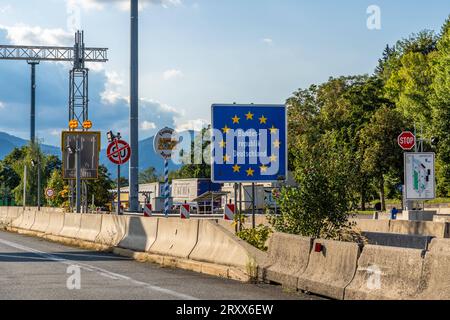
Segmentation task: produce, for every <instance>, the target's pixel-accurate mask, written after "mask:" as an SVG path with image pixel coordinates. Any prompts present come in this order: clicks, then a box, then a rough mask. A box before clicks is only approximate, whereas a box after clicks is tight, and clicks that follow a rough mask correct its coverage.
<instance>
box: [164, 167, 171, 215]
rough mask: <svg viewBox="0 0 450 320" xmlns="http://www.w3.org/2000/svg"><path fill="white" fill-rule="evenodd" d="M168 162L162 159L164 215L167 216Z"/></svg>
mask: <svg viewBox="0 0 450 320" xmlns="http://www.w3.org/2000/svg"><path fill="white" fill-rule="evenodd" d="M169 191H170V190H169V161H168V160H167V159H164V215H165V216H166V217H167V216H168V215H169V198H170V192H169Z"/></svg>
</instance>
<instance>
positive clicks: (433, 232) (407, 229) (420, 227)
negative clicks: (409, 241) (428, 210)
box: [389, 221, 450, 238]
mask: <svg viewBox="0 0 450 320" xmlns="http://www.w3.org/2000/svg"><path fill="white" fill-rule="evenodd" d="M449 225H450V224H449V223H444V222H432V221H391V222H390V227H389V232H391V233H402V234H418V235H424V236H433V237H436V238H448V237H449V236H450V234H449Z"/></svg>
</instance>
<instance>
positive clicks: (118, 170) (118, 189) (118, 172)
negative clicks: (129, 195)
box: [116, 164, 122, 216]
mask: <svg viewBox="0 0 450 320" xmlns="http://www.w3.org/2000/svg"><path fill="white" fill-rule="evenodd" d="M120 195H121V194H120V164H118V165H117V208H116V210H117V215H118V216H120V215H122V213H121V211H120V206H121V201H120Z"/></svg>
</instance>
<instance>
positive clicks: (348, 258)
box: [297, 239, 360, 300]
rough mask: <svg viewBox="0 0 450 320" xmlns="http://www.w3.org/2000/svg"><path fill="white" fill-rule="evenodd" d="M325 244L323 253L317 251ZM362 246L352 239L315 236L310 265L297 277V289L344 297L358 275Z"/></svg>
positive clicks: (331, 296) (336, 297) (340, 298)
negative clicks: (349, 240) (317, 247)
mask: <svg viewBox="0 0 450 320" xmlns="http://www.w3.org/2000/svg"><path fill="white" fill-rule="evenodd" d="M319 244H320V245H322V251H321V252H315V248H316V246H319ZM359 253H360V248H359V246H358V244H356V243H351V242H339V241H332V240H321V239H316V240H315V241H314V243H313V248H312V251H311V254H310V255H309V262H308V266H307V267H306V270H305V272H304V273H303V274H302V275H301V276H300V277H299V279H298V285H297V287H298V289H301V290H305V291H309V292H313V293H315V294H319V295H323V296H326V297H330V298H334V299H339V300H342V299H344V289H345V288H346V287H347V286H348V285H349V284H350V282H351V281H352V280H353V277H354V275H355V271H356V267H357V263H358V257H359Z"/></svg>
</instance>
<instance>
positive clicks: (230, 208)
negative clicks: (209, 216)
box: [223, 203, 236, 221]
mask: <svg viewBox="0 0 450 320" xmlns="http://www.w3.org/2000/svg"><path fill="white" fill-rule="evenodd" d="M235 212H236V207H235V205H234V203H229V204H227V205H225V213H224V215H223V218H224V219H225V220H228V221H233V220H234V214H235Z"/></svg>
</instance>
